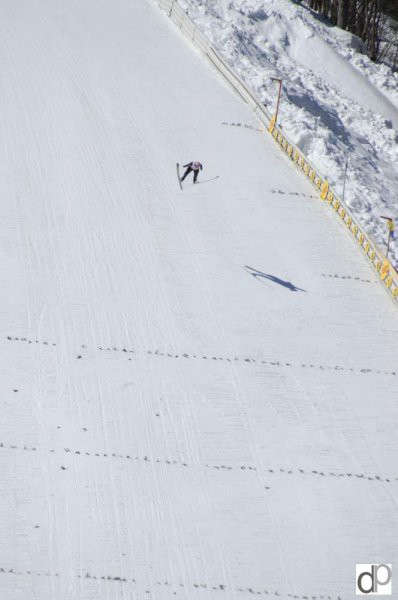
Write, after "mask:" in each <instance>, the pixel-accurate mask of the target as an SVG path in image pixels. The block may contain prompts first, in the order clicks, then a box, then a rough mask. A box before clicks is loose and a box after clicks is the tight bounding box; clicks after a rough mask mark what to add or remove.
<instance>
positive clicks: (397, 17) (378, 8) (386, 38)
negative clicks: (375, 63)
mask: <svg viewBox="0 0 398 600" xmlns="http://www.w3.org/2000/svg"><path fill="white" fill-rule="evenodd" d="M308 2H309V6H310V8H312V9H313V10H315V11H317V12H319V13H321V14H323V15H324V16H325V17H326V18H327V19H330V21H331V22H332V23H333V24H334V25H337V26H338V27H341V28H342V29H346V30H347V31H351V32H352V33H354V34H355V35H357V36H358V37H360V38H361V39H362V40H363V42H364V43H365V44H366V47H367V49H368V52H369V56H370V57H371V59H372V60H383V59H384V58H386V57H387V56H388V59H389V60H388V62H390V63H391V64H392V66H394V67H397V66H398V0H308Z"/></svg>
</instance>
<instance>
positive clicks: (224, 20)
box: [180, 0, 398, 265]
mask: <svg viewBox="0 0 398 600" xmlns="http://www.w3.org/2000/svg"><path fill="white" fill-rule="evenodd" d="M180 4H181V5H182V6H183V7H184V8H186V10H187V11H188V13H189V15H190V17H191V18H192V19H193V20H194V21H195V22H196V23H197V24H198V25H199V27H200V28H201V30H202V31H203V32H204V33H205V34H206V35H207V36H208V38H209V39H210V40H211V41H212V42H213V44H214V46H215V47H216V48H217V49H218V50H219V51H220V52H221V54H222V55H223V56H224V58H225V59H226V60H227V62H228V63H229V64H230V65H231V66H233V68H234V69H235V71H236V72H237V73H238V74H239V75H240V76H241V77H242V79H243V80H244V81H245V82H246V83H247V84H248V85H249V87H250V88H251V89H252V90H253V91H254V92H255V93H256V94H257V95H258V97H259V98H260V99H262V101H263V102H264V103H265V104H267V106H268V108H269V109H270V110H272V111H274V108H275V104H276V97H277V88H276V85H275V84H274V83H272V81H271V77H279V78H283V96H282V103H281V108H280V119H279V121H280V123H281V124H282V126H283V128H284V131H285V132H286V133H287V134H288V135H289V136H290V138H291V139H292V141H294V142H295V143H296V144H297V145H298V146H299V148H301V149H302V150H303V151H304V152H305V154H306V155H307V156H308V158H309V159H310V160H311V161H312V162H313V163H314V164H315V165H316V166H317V167H318V168H319V169H320V170H321V172H322V173H323V174H324V175H325V176H327V177H328V179H329V180H330V182H331V184H332V186H333V187H334V188H335V189H336V191H337V193H339V194H340V195H342V192H343V182H344V171H345V165H346V159H347V157H348V175H347V180H346V187H345V200H346V202H347V204H348V205H349V206H350V208H351V209H352V211H353V213H354V214H355V216H356V217H357V218H358V220H359V222H360V223H362V224H363V226H364V227H365V229H366V230H367V231H368V232H369V233H370V234H371V235H372V236H373V237H374V239H375V240H376V241H377V242H378V244H379V245H380V247H381V248H383V249H384V250H385V242H386V239H387V230H386V222H385V221H383V220H382V219H380V215H385V216H390V217H393V218H394V219H395V220H396V222H397V225H398V195H397V189H398V143H397V142H398V134H397V131H398V74H397V73H393V72H392V71H391V69H390V68H389V67H387V66H385V65H378V64H375V63H373V62H372V61H371V60H370V59H369V58H368V57H367V56H365V55H364V54H362V53H361V52H360V51H359V49H360V45H361V44H360V40H358V39H357V38H355V36H352V35H351V34H349V33H347V32H344V31H342V30H341V29H338V28H337V27H331V26H330V25H329V24H328V23H327V22H325V21H324V20H323V19H322V18H321V17H319V15H317V14H315V13H313V12H312V11H310V10H309V9H308V8H306V6H305V5H301V4H299V3H294V2H293V1H291V0H181V1H180ZM397 238H398V236H397ZM390 248H391V258H392V262H393V264H396V265H397V264H398V243H397V241H396V240H394V241H393V242H392V244H391V246H390Z"/></svg>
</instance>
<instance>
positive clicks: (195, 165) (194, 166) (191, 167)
mask: <svg viewBox="0 0 398 600" xmlns="http://www.w3.org/2000/svg"><path fill="white" fill-rule="evenodd" d="M183 167H186V171H185V173H184V175H183V176H182V177H181V181H184V179H185V177H186V176H187V175H189V173H191V171H193V182H194V183H196V181H197V179H198V175H199V171H201V170H202V169H203V165H202V163H200V162H199V161H198V160H194V161H192V162H190V163H188V164H186V165H183Z"/></svg>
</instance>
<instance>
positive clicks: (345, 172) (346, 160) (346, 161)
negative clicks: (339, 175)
mask: <svg viewBox="0 0 398 600" xmlns="http://www.w3.org/2000/svg"><path fill="white" fill-rule="evenodd" d="M347 167H348V152H347V155H346V158H345V169H344V183H343V202H344V196H345V182H346V179H347Z"/></svg>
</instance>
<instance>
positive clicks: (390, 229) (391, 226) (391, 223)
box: [380, 215, 394, 258]
mask: <svg viewBox="0 0 398 600" xmlns="http://www.w3.org/2000/svg"><path fill="white" fill-rule="evenodd" d="M380 218H381V219H384V220H385V221H387V225H388V240H387V252H386V258H388V252H389V250H390V240H391V234H392V232H393V231H394V221H393V220H392V218H391V217H383V216H382V215H380Z"/></svg>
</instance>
